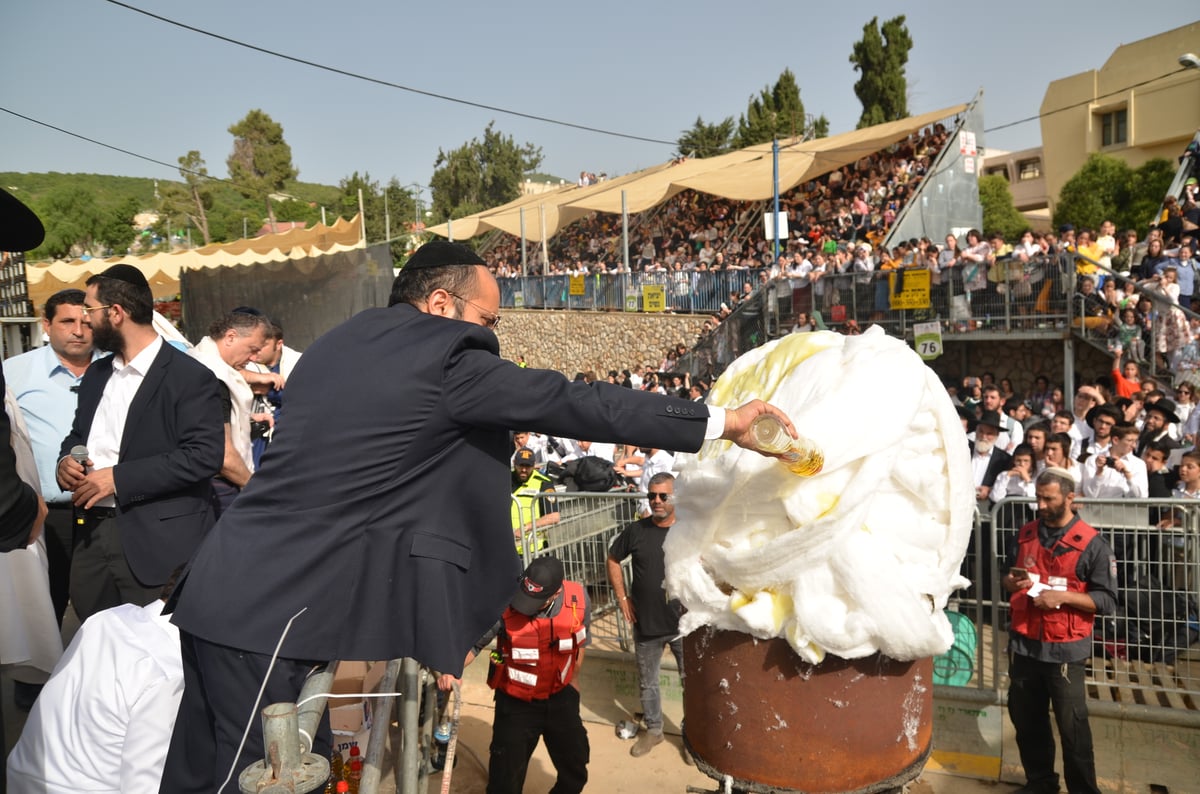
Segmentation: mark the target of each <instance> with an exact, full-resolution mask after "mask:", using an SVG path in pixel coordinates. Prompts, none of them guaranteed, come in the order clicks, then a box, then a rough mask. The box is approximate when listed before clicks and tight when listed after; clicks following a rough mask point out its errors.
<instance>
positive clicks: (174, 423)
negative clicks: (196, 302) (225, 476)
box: [58, 265, 225, 620]
mask: <svg viewBox="0 0 1200 794" xmlns="http://www.w3.org/2000/svg"><path fill="white" fill-rule="evenodd" d="M153 310H154V298H153V295H152V294H151V292H150V285H149V284H148V283H147V282H146V277H145V276H143V275H142V273H141V271H139V270H138V269H137V268H135V267H132V266H130V265H113V266H112V267H110V268H108V269H107V270H105V271H104V272H103V273H101V274H99V275H96V276H92V277H91V278H90V279H88V281H87V292H86V296H85V298H84V315H85V322H87V323H89V324H90V325H91V327H92V338H93V341H94V342H95V345H96V347H98V348H100V349H101V350H108V351H111V352H112V353H113V355H112V356H109V357H105V358H101V359H98V360H96V361H95V362H93V363H92V365H91V366H90V367H89V368H88V371H87V372H86V373H85V374H84V376H83V381H82V382H81V383H80V387H79V407H78V408H77V409H76V411H75V421H74V424H73V425H72V427H71V433H70V434H69V435H68V436H67V437H66V439H65V440H64V441H63V444H62V450H61V453H60V454H61V456H62V457H61V459H60V460H59V462H58V484H59V485H60V486H61V487H62V489H63V490H65V491H72V492H73V496H72V502H73V503H74V504H75V508H76V510H77V511H78V515H79V518H80V519H81V520H82V527H81V530H82V532H81V533H77V535H76V544H77V545H76V551H75V556H74V559H73V560H72V562H71V602H72V603H73V604H74V606H75V611H76V612H77V613H79V617H80V619H81V620H85V619H87V617H88V616H89V615H93V614H95V613H96V612H99V611H100V610H102V609H108V608H110V607H114V606H117V605H118V604H125V603H132V604H138V605H139V606H145V605H146V604H149V603H150V602H152V601H154V599H156V598H158V596H159V592H160V591H161V589H162V586H163V584H164V583H165V582H166V581H167V579H169V578H170V576H171V574H172V572H174V571H175V569H176V568H178V567H179V566H181V565H183V564H184V563H186V562H187V561H188V559H189V558H190V557H191V555H192V552H193V551H195V549H196V547H197V546H198V545H199V544H200V540H201V539H202V538H203V537H204V535H205V533H206V532H208V530H209V528H210V527H211V526H212V523H213V512H212V485H211V479H212V477H213V475H214V474H216V472H217V470H218V469H220V467H221V461H222V458H223V454H224V449H225V436H224V432H223V424H222V420H221V402H220V397H219V396H218V393H217V380H216V378H214V377H213V374H212V373H211V372H209V371H208V369H207V368H205V367H204V365H203V364H201V363H200V362H198V361H195V360H193V359H191V358H190V357H188V356H187V355H186V354H184V353H181V352H180V351H179V350H177V349H176V348H174V347H173V346H172V345H169V344H167V343H166V341H165V340H163V338H162V337H160V336H159V335H158V333H157V332H156V331H155V330H154V326H153V325H152V321H153ZM77 446H83V447H86V448H87V450H88V460H87V469H86V470H85V469H84V467H83V466H82V465H80V463H79V462H77V461H76V460H75V459H74V458H72V456H71V451H72V450H73V449H74V448H75V447H77Z"/></svg>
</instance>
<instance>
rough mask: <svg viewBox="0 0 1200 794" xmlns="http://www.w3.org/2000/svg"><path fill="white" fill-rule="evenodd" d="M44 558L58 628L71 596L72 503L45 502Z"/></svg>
mask: <svg viewBox="0 0 1200 794" xmlns="http://www.w3.org/2000/svg"><path fill="white" fill-rule="evenodd" d="M46 507H48V508H49V512H47V513H46V531H45V532H44V533H43V534H42V537H43V538H45V540H46V561H47V562H48V563H49V567H50V601H51V602H52V603H53V604H54V618H55V619H56V620H57V621H58V625H59V627H60V628H61V627H62V619H63V614H64V613H65V612H66V611H67V602H68V601H70V599H71V556H72V553H73V552H74V550H75V514H74V511H73V509H72V508H73V505H72V504H71V503H70V502H66V503H51V504H47V505H46Z"/></svg>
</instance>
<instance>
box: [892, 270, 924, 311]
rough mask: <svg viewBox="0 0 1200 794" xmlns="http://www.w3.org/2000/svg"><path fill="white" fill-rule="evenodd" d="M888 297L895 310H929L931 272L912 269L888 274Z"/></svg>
mask: <svg viewBox="0 0 1200 794" xmlns="http://www.w3.org/2000/svg"><path fill="white" fill-rule="evenodd" d="M888 296H889V298H890V299H891V304H890V305H891V307H892V308H893V309H928V308H929V307H930V306H931V305H932V304H931V303H930V302H929V271H928V270H926V269H924V268H912V269H907V270H901V271H898V272H894V273H889V274H888Z"/></svg>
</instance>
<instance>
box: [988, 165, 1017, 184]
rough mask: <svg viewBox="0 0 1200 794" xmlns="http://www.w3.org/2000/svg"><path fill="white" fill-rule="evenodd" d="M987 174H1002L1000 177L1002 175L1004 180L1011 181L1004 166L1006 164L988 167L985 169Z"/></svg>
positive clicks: (1006, 167)
mask: <svg viewBox="0 0 1200 794" xmlns="http://www.w3.org/2000/svg"><path fill="white" fill-rule="evenodd" d="M987 175H988V176H1002V177H1004V181H1005V182H1011V181H1012V180H1011V179H1009V178H1008V166H1006V165H994V166H992V167H991V168H989V169H988V170H987Z"/></svg>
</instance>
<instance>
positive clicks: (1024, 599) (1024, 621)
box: [1008, 521, 1099, 642]
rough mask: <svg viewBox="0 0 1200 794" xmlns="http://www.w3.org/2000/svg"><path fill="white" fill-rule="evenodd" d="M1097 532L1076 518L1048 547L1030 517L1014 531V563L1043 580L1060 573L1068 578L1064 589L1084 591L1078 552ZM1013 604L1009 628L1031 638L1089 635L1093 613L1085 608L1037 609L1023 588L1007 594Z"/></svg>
mask: <svg viewBox="0 0 1200 794" xmlns="http://www.w3.org/2000/svg"><path fill="white" fill-rule="evenodd" d="M1098 534H1099V533H1098V532H1097V531H1096V530H1095V529H1093V528H1092V527H1090V526H1088V525H1087V524H1085V523H1083V522H1082V521H1076V522H1075V523H1074V524H1073V525H1072V526H1071V527H1070V528H1069V529H1068V530H1067V531H1066V533H1064V534H1063V536H1062V537H1061V538H1059V539H1058V541H1057V542H1056V543H1055V544H1054V546H1052V547H1051V548H1049V549H1047V548H1046V547H1044V546H1043V545H1042V544H1041V542H1040V541H1039V540H1038V522H1037V521H1030V522H1029V523H1028V524H1026V525H1025V526H1023V527H1021V531H1020V532H1019V533H1017V565H1018V566H1019V567H1022V568H1024V569H1025V570H1027V571H1029V572H1030V573H1031V574H1033V573H1036V574H1038V576H1039V578H1040V579H1041V581H1042V582H1043V583H1044V584H1049V582H1048V581H1047V580H1048V579H1049V577H1051V576H1056V577H1061V578H1063V579H1065V580H1066V582H1067V590H1068V591H1069V592H1073V593H1083V592H1086V591H1087V582H1083V581H1080V579H1079V577H1077V576H1076V575H1075V569H1076V567H1078V565H1079V555H1081V554H1083V550H1084V549H1086V548H1087V545H1088V544H1089V543H1091V542H1092V538H1094V537H1096V535H1098ZM1008 603H1009V604H1010V605H1011V606H1012V630H1013V631H1015V632H1017V633H1018V634H1020V635H1022V636H1024V637H1028V638H1029V639H1031V640H1039V641H1041V642H1075V641H1077V640H1084V639H1087V638H1088V637H1091V636H1092V628H1093V624H1094V618H1095V615H1094V613H1091V612H1084V611H1083V610H1080V609H1076V608H1075V607H1073V606H1070V605H1067V604H1064V605H1063V606H1062V607H1061V608H1059V609H1049V610H1047V609H1038V608H1037V607H1035V606H1034V605H1033V599H1031V598H1030V597H1029V596H1028V595H1026V592H1025V591H1024V590H1018V591H1017V592H1015V593H1012V594H1011V595H1009V597H1008Z"/></svg>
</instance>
